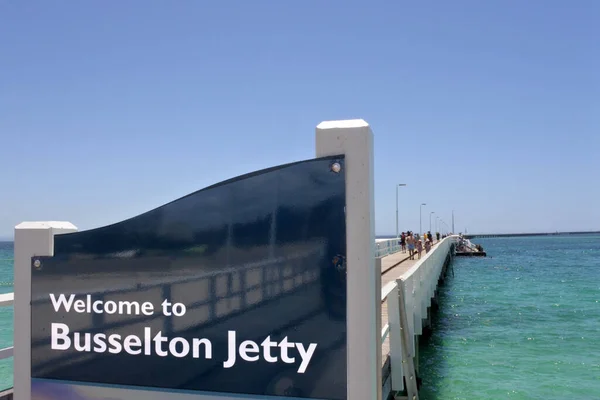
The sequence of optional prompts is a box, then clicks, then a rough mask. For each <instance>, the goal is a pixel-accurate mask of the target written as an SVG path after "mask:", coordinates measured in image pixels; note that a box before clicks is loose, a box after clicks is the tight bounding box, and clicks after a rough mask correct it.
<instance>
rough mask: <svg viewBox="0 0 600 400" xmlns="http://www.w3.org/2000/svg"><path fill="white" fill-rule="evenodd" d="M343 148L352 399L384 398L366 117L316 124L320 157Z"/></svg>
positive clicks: (370, 138) (369, 137)
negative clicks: (382, 392)
mask: <svg viewBox="0 0 600 400" xmlns="http://www.w3.org/2000/svg"><path fill="white" fill-rule="evenodd" d="M341 154H344V155H345V171H343V172H345V174H346V175H345V177H346V238H347V239H346V265H347V268H346V270H347V293H348V297H347V332H348V336H347V338H348V341H347V350H348V356H347V359H348V383H347V388H348V389H347V390H348V400H367V399H368V400H381V386H382V382H381V368H382V367H381V318H380V315H381V290H380V289H379V288H380V286H381V273H380V271H377V269H376V266H375V249H374V245H373V243H375V219H374V214H375V208H374V207H375V206H374V191H373V182H374V156H373V133H372V132H371V128H370V127H369V124H368V123H367V122H365V121H364V120H362V119H357V120H346V121H325V122H322V123H320V124H319V125H318V126H317V129H316V155H317V157H325V156H331V155H341Z"/></svg>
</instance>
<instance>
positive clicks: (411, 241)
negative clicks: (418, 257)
mask: <svg viewBox="0 0 600 400" xmlns="http://www.w3.org/2000/svg"><path fill="white" fill-rule="evenodd" d="M406 244H407V245H408V259H409V260H414V259H415V238H414V236H413V235H412V232H408V236H407V237H406Z"/></svg>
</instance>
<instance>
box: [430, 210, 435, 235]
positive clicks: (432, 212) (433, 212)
mask: <svg viewBox="0 0 600 400" xmlns="http://www.w3.org/2000/svg"><path fill="white" fill-rule="evenodd" d="M433 214H435V211H431V212H430V213H429V232H431V216H432V215H433Z"/></svg>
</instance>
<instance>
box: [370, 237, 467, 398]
mask: <svg viewBox="0 0 600 400" xmlns="http://www.w3.org/2000/svg"><path fill="white" fill-rule="evenodd" d="M457 239H458V236H449V237H446V238H445V239H443V240H442V241H441V242H440V243H439V244H438V245H436V246H435V247H434V248H433V249H432V251H431V252H429V253H427V254H425V256H424V257H423V258H421V259H420V260H419V261H417V262H416V263H415V265H413V266H412V267H411V268H410V269H409V270H408V271H406V272H405V273H404V274H403V275H402V276H400V277H398V279H396V280H395V281H392V282H390V283H388V284H387V285H385V286H384V287H383V288H382V289H381V302H382V303H383V302H384V301H387V307H388V308H387V310H388V312H387V314H388V323H387V324H386V325H384V326H383V328H382V329H381V343H382V344H383V343H384V342H385V340H386V339H388V337H389V344H390V366H391V375H390V378H391V390H393V391H402V390H404V381H403V378H405V379H406V382H407V388H406V390H407V394H408V398H409V399H412V398H413V396H418V394H417V384H416V375H415V367H414V358H415V354H416V348H415V335H421V334H422V333H423V319H426V318H427V308H428V307H430V306H431V301H432V298H433V297H434V293H435V290H436V288H437V283H438V279H439V277H440V275H441V273H442V269H443V267H444V262H445V260H446V257H447V255H448V253H449V252H450V248H451V245H452V244H453V243H456V241H457ZM414 398H418V397H414Z"/></svg>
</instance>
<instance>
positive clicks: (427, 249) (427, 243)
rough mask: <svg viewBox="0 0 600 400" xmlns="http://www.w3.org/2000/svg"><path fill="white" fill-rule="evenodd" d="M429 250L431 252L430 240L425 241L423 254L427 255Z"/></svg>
mask: <svg viewBox="0 0 600 400" xmlns="http://www.w3.org/2000/svg"><path fill="white" fill-rule="evenodd" d="M429 250H431V240H426V241H425V253H429Z"/></svg>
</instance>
